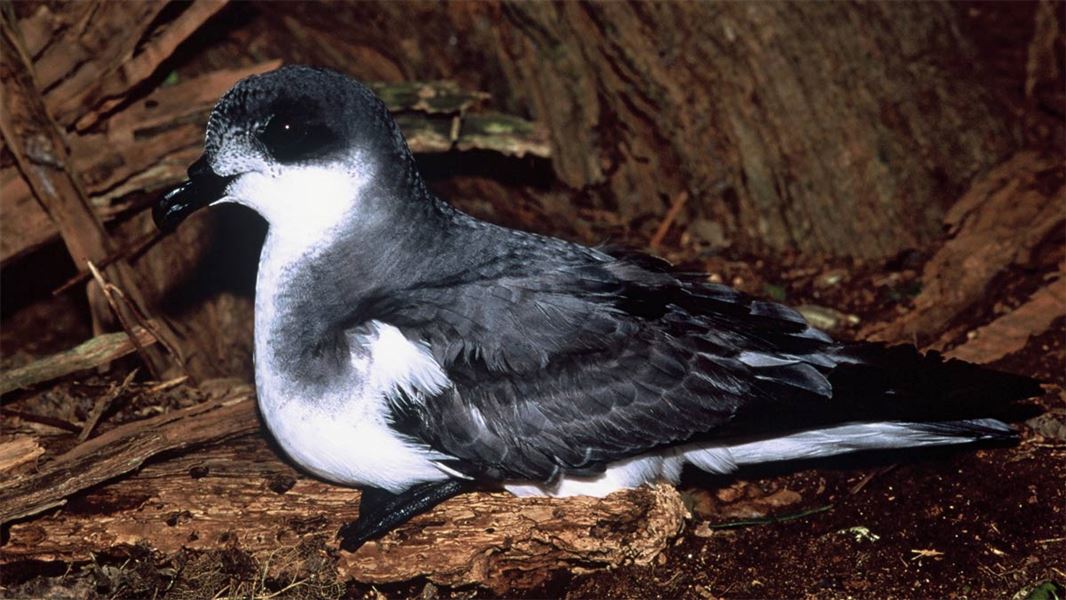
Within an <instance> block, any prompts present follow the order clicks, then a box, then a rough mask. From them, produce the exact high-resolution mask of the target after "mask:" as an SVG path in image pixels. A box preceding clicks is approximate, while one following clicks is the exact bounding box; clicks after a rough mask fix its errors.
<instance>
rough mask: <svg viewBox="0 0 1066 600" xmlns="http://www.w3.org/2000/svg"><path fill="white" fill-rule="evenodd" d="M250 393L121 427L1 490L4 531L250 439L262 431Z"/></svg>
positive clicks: (0, 523)
mask: <svg viewBox="0 0 1066 600" xmlns="http://www.w3.org/2000/svg"><path fill="white" fill-rule="evenodd" d="M253 404H254V403H253V402H252V400H251V399H250V395H249V392H248V391H247V390H245V391H242V392H238V393H236V394H235V395H234V396H232V397H228V398H224V399H221V400H216V401H212V402H205V403H203V404H198V405H195V406H192V407H189V408H185V409H181V410H176V411H172V412H169V413H165V414H163V415H160V416H158V417H153V418H151V419H144V420H141V421H135V422H133V423H127V424H125V425H121V426H119V427H116V428H114V429H112V430H110V431H108V432H106V433H103V434H101V435H99V436H97V437H95V438H92V439H90V440H87V441H86V442H84V443H82V444H79V445H78V446H75V447H74V449H73V450H71V451H70V452H67V453H66V454H62V455H60V456H58V457H56V458H55V459H54V460H52V461H50V462H48V463H47V464H46V465H44V466H43V467H42V468H41V469H40V470H39V471H38V472H37V473H35V474H33V475H32V476H24V477H16V478H13V479H11V480H9V481H5V482H4V483H3V485H0V525H2V524H4V523H9V522H11V521H14V520H16V519H21V518H25V517H28V516H32V515H35V514H38V513H40V512H43V511H45V510H48V509H49V508H53V507H56V506H61V505H63V504H64V503H65V502H66V500H67V498H68V497H69V496H71V495H73V494H76V493H78V492H80V491H82V490H85V489H88V488H90V487H92V486H94V485H98V484H100V483H103V482H105V481H109V480H111V479H114V478H115V477H118V476H121V475H125V474H127V473H130V472H132V471H135V470H136V469H137V468H139V467H140V466H141V465H142V464H144V462H145V461H146V460H148V459H149V458H151V457H153V456H156V455H158V454H160V453H163V452H172V451H177V450H183V449H187V448H194V447H197V446H202V445H205V444H210V443H215V442H219V441H222V440H225V439H227V438H229V437H232V436H235V435H240V434H244V433H250V432H252V431H255V430H256V429H257V428H258V427H259V421H258V419H257V417H256V415H255V408H254V406H253Z"/></svg>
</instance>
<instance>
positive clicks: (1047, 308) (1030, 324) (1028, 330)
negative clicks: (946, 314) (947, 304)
mask: <svg viewBox="0 0 1066 600" xmlns="http://www.w3.org/2000/svg"><path fill="white" fill-rule="evenodd" d="M1062 266H1063V267H1066V265H1062ZM1063 317H1066V269H1064V270H1063V271H1060V275H1059V276H1058V277H1056V278H1055V279H1054V280H1053V281H1051V282H1050V283H1048V285H1047V286H1045V287H1043V288H1040V289H1039V290H1037V291H1036V292H1035V293H1034V294H1033V295H1032V296H1030V297H1029V299H1028V300H1027V301H1026V302H1025V304H1022V305H1021V306H1019V307H1018V308H1016V309H1014V310H1012V311H1011V312H1009V313H1007V314H1005V315H1003V316H1002V317H1000V318H998V319H996V320H995V321H992V322H991V323H989V324H988V325H985V326H984V327H979V328H977V329H976V330H974V331H973V333H972V335H970V336H969V337H968V339H967V341H966V342H965V343H963V344H962V345H961V346H958V347H956V348H953V349H952V350H951V351H949V352H947V353H946V354H947V355H948V356H950V357H952V358H959V359H962V360H965V361H969V362H975V363H990V362H995V361H997V360H999V359H1001V358H1003V357H1004V356H1007V355H1008V354H1011V353H1013V352H1017V351H1019V350H1021V349H1022V348H1024V347H1025V345H1026V343H1028V341H1029V339H1030V338H1032V337H1035V336H1038V335H1040V334H1042V333H1044V332H1045V331H1047V330H1048V328H1049V327H1051V325H1052V323H1054V322H1055V320H1056V319H1061V318H1063Z"/></svg>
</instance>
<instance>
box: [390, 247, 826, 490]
mask: <svg viewBox="0 0 1066 600" xmlns="http://www.w3.org/2000/svg"><path fill="white" fill-rule="evenodd" d="M633 256H635V255H628V257H629V258H627V259H619V258H615V257H610V256H608V255H605V254H594V255H591V256H590V255H588V254H579V255H576V256H575V255H569V256H552V257H550V258H551V260H545V261H544V264H543V265H542V264H539V263H538V262H537V260H536V259H535V257H533V258H530V257H527V258H526V259H525V260H516V261H515V262H514V263H513V264H511V265H507V264H488V263H481V264H479V269H481V270H483V271H488V272H491V274H492V276H490V277H485V276H484V273H483V272H482V273H473V274H472V275H471V276H470V277H469V278H468V279H467V280H465V281H461V280H458V279H456V278H454V277H453V278H451V279H450V281H449V285H447V286H433V287H428V286H427V287H421V288H418V289H411V290H406V291H404V292H403V293H400V294H396V295H395V296H394V297H393V299H392V303H393V307H392V310H391V311H388V313H386V314H381V315H380V317H377V318H381V319H382V320H384V321H386V322H388V323H390V324H392V325H395V326H397V327H399V328H400V329H401V330H403V331H404V332H405V333H406V334H407V335H408V336H409V337H411V338H412V339H422V340H425V341H427V342H428V343H429V344H430V346H431V348H433V351H434V352H435V355H436V356H437V357H438V359H439V360H441V361H442V365H443V366H444V368H445V370H446V372H447V373H448V375H449V377H450V379H451V381H452V383H453V386H452V387H451V388H449V389H447V390H445V391H444V392H443V393H441V394H440V395H438V396H436V397H433V398H427V399H425V401H424V402H423V403H412V402H403V403H396V404H394V409H395V415H394V422H395V427H396V428H397V429H399V430H400V431H402V432H404V433H407V434H409V435H412V436H414V437H416V438H418V439H420V440H423V441H425V442H426V443H428V444H429V445H430V446H431V447H433V448H435V449H437V450H439V451H441V452H443V453H446V454H448V455H450V456H454V457H456V459H457V464H456V465H454V466H455V467H456V468H459V469H460V470H464V471H467V472H471V473H472V474H478V475H482V476H486V477H492V478H521V479H533V480H550V479H552V478H553V477H555V476H557V475H558V474H559V473H561V472H568V473H575V474H580V473H594V472H597V471H599V470H602V469H603V467H604V466H605V465H606V464H607V463H609V462H613V461H616V460H620V459H622V458H626V457H630V456H634V455H636V454H640V453H643V452H647V451H649V450H651V449H654V448H659V447H663V446H668V445H674V444H679V443H683V442H686V441H689V440H693V439H697V438H705V437H707V436H713V435H716V434H719V433H720V434H722V435H726V434H732V433H733V432H734V431H735V432H739V433H742V432H743V430H742V428H741V427H736V425H738V421H740V423H739V424H740V425H743V422H744V421H752V420H753V419H755V418H759V417H757V416H756V415H758V414H759V413H758V410H757V408H756V407H765V406H766V405H771V404H776V405H787V404H789V403H793V404H797V405H798V404H803V403H805V402H810V401H811V400H812V399H815V400H816V401H820V402H822V403H824V401H825V400H826V398H825V397H826V396H828V395H829V393H830V390H829V387H828V385H829V384H828V382H827V380H826V378H825V376H824V374H823V373H821V372H820V371H819V367H817V366H814V365H812V364H809V363H807V362H804V359H803V355H804V354H805V353H806V354H809V353H811V352H820V351H823V350H825V349H826V347H827V344H826V342H825V341H824V338H823V336H822V335H821V334H820V332H819V335H816V336H811V335H809V333H808V331H809V330H810V328H809V326H808V325H807V323H806V322H805V321H803V320H802V317H799V316H798V313H795V312H794V311H791V309H786V308H784V307H777V306H776V305H773V304H770V303H767V302H762V301H757V300H753V299H752V298H750V297H748V296H745V295H743V294H741V293H739V292H737V291H736V290H733V289H731V288H728V287H725V286H717V285H713V284H705V283H703V282H700V281H698V280H696V279H694V278H684V277H679V276H675V275H673V274H671V273H669V271H668V265H665V263H662V262H661V261H658V260H656V259H637V260H634V259H632V257H633ZM512 258H513V257H512ZM507 262H510V261H509V260H508V261H507ZM744 352H754V353H758V354H759V355H760V356H766V357H768V358H767V361H768V362H769V363H772V364H768V365H767V366H761V365H760V364H759V363H757V362H755V363H754V364H745V362H744V361H742V360H741V359H740V357H741V355H742V353H744ZM782 353H787V354H789V356H788V357H787V358H780V355H781V354H782ZM774 357H777V358H774ZM771 358H773V360H771ZM825 360H827V359H823V360H822V362H825Z"/></svg>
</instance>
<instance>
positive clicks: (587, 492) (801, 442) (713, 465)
mask: <svg viewBox="0 0 1066 600" xmlns="http://www.w3.org/2000/svg"><path fill="white" fill-rule="evenodd" d="M969 441H971V440H970V439H969V438H965V437H948V436H942V435H935V434H930V433H926V432H923V431H920V430H916V429H914V428H913V426H911V425H910V424H908V423H897V422H886V423H850V424H846V425H840V426H837V427H831V428H827V429H817V430H812V431H802V432H798V433H793V434H791V435H786V436H782V437H779V438H773V439H769V440H760V441H757V442H748V443H744V444H735V445H729V446H723V445H718V444H700V445H686V446H676V447H673V448H669V449H666V450H663V451H660V452H658V453H655V454H646V455H642V456H638V457H635V458H631V459H628V460H623V461H619V462H616V463H612V464H610V465H608V466H607V469H606V470H605V471H604V472H603V473H601V474H599V475H597V476H595V477H562V478H560V479H559V480H558V481H556V482H555V483H554V484H552V485H543V484H538V483H508V484H505V485H504V487H505V488H506V489H507V490H508V491H509V492H511V493H512V494H515V495H516V496H596V497H603V496H606V495H607V494H610V493H611V492H614V491H617V490H620V489H625V488H633V487H637V486H640V485H642V484H645V483H651V482H655V481H666V482H669V483H677V482H678V479H679V478H680V476H681V468H682V467H683V466H684V465H686V464H691V465H692V466H694V467H696V468H698V469H700V470H702V471H707V472H708V473H716V474H727V473H732V472H733V471H735V470H736V469H737V467H740V466H742V465H754V464H759V463H766V462H775V461H782V460H802V459H809V458H822V457H826V456H837V455H840V454H847V453H850V452H857V451H861V450H876V449H892V448H910V447H914V446H930V445H944V444H960V443H966V442H969Z"/></svg>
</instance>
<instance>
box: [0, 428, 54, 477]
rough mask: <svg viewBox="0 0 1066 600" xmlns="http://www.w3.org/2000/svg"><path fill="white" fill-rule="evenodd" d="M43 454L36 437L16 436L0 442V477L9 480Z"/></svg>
mask: <svg viewBox="0 0 1066 600" xmlns="http://www.w3.org/2000/svg"><path fill="white" fill-rule="evenodd" d="M42 454H44V448H43V447H42V446H41V445H40V444H39V443H38V442H37V438H36V436H32V435H17V436H15V437H14V438H12V439H9V440H5V441H3V442H0V476H2V477H4V478H5V479H7V478H11V477H13V476H14V475H16V474H17V473H18V470H20V469H21V468H23V467H25V466H27V465H28V464H29V463H33V462H36V461H37V459H38V458H40V457H41V455H42Z"/></svg>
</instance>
